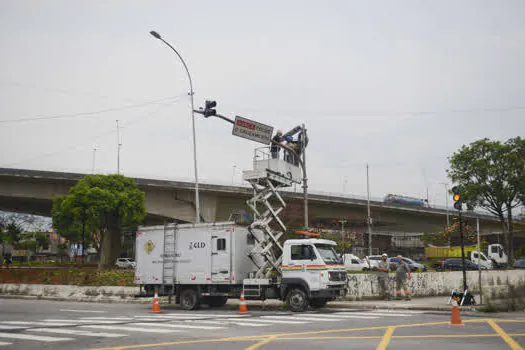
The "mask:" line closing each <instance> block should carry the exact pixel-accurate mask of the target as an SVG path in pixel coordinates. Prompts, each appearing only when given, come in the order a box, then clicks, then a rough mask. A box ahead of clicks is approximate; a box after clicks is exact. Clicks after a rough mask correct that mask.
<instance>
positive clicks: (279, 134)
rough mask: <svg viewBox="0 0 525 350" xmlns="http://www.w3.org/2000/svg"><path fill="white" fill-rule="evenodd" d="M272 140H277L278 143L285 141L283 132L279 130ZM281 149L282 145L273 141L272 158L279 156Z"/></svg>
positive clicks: (271, 147)
mask: <svg viewBox="0 0 525 350" xmlns="http://www.w3.org/2000/svg"><path fill="white" fill-rule="evenodd" d="M272 141H275V142H277V143H281V142H283V132H282V131H281V130H277V134H275V136H274V137H273V138H272ZM280 150H281V147H279V146H278V145H276V144H275V143H273V142H272V145H271V146H270V153H271V154H272V159H278V158H279V151H280Z"/></svg>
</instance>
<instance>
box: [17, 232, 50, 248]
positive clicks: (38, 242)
mask: <svg viewBox="0 0 525 350" xmlns="http://www.w3.org/2000/svg"><path fill="white" fill-rule="evenodd" d="M48 246H49V236H48V235H47V234H46V233H44V232H28V233H22V234H21V235H20V241H18V242H17V243H16V248H17V249H27V250H30V251H32V252H34V253H36V252H37V251H38V248H43V249H46V248H47V247H48Z"/></svg>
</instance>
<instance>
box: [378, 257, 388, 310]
mask: <svg viewBox="0 0 525 350" xmlns="http://www.w3.org/2000/svg"><path fill="white" fill-rule="evenodd" d="M387 258H388V255H386V253H383V255H382V256H381V261H380V262H379V264H378V265H377V281H378V282H379V295H380V296H381V297H382V298H383V299H384V300H390V292H389V291H388V271H389V268H388V263H387V262H386V259H387Z"/></svg>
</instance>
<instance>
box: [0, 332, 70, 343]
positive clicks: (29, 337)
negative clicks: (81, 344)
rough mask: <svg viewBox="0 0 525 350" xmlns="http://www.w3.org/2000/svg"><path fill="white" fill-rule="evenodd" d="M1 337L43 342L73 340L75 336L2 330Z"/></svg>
mask: <svg viewBox="0 0 525 350" xmlns="http://www.w3.org/2000/svg"><path fill="white" fill-rule="evenodd" d="M0 338H11V339H23V340H37V341H43V342H52V341H66V340H73V338H56V337H46V336H43V335H31V334H22V333H2V332H0Z"/></svg>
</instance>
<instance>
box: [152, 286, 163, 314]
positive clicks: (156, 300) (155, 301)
mask: <svg viewBox="0 0 525 350" xmlns="http://www.w3.org/2000/svg"><path fill="white" fill-rule="evenodd" d="M160 312H162V311H160V301H159V295H158V294H157V290H155V296H154V297H153V305H152V307H151V311H150V313H153V314H158V313H160Z"/></svg>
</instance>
